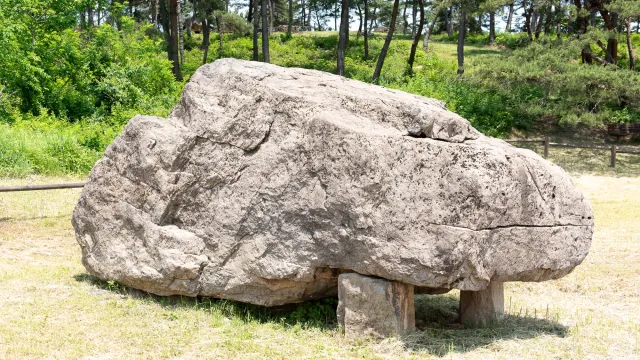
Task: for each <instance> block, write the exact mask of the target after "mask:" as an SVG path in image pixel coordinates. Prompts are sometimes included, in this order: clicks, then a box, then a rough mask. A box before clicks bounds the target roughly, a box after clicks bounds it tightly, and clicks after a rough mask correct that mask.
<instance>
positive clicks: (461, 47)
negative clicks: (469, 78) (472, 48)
mask: <svg viewBox="0 0 640 360" xmlns="http://www.w3.org/2000/svg"><path fill="white" fill-rule="evenodd" d="M466 22H467V13H466V11H465V10H464V9H460V19H459V20H458V23H459V27H458V75H462V74H464V37H465V33H466V32H467V31H466V29H467V27H466Z"/></svg>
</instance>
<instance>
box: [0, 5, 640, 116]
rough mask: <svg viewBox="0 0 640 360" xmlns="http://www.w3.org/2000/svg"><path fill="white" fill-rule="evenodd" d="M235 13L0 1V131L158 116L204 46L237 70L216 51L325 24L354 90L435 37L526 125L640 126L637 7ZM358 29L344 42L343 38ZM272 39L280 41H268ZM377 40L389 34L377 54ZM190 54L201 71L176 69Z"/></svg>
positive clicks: (296, 8)
mask: <svg viewBox="0 0 640 360" xmlns="http://www.w3.org/2000/svg"><path fill="white" fill-rule="evenodd" d="M244 1H245V2H230V0H133V1H130V2H126V1H124V2H119V1H116V0H81V1H78V0H39V1H34V0H0V49H2V51H0V120H4V121H5V122H7V121H9V122H10V121H12V120H11V119H16V118H20V117H21V116H22V115H25V114H26V115H29V114H30V115H33V116H39V115H40V114H51V115H52V116H54V117H56V118H58V119H64V120H68V121H70V122H74V121H79V120H81V119H93V120H97V121H102V120H104V119H112V118H113V117H114V114H116V115H117V114H124V115H122V116H119V115H118V116H116V117H117V118H119V119H124V118H126V114H130V113H132V112H134V111H137V112H143V113H147V114H156V113H158V114H161V113H162V112H163V111H164V109H166V108H168V107H169V108H170V106H171V105H172V103H173V102H174V101H175V99H176V97H177V96H178V94H179V91H180V89H181V87H182V78H183V73H186V75H187V76H188V75H189V74H190V73H192V72H193V71H194V70H195V68H196V67H197V65H198V64H203V63H206V62H207V61H209V58H210V57H211V54H210V53H209V48H210V46H211V41H215V40H217V44H216V46H215V48H216V49H217V53H216V54H214V56H215V57H220V56H231V57H242V56H244V54H245V53H244V50H243V49H237V48H234V46H237V44H238V43H235V45H232V46H230V47H225V44H224V41H225V39H226V41H230V40H233V39H237V38H245V39H250V46H251V49H250V50H251V52H250V56H249V57H248V58H249V59H253V60H256V61H266V62H270V61H271V54H270V49H271V48H272V46H270V39H271V41H277V42H282V41H289V40H290V39H291V38H292V35H293V31H295V30H296V29H299V30H300V29H302V30H308V29H314V30H324V29H326V28H328V27H331V26H330V25H331V23H333V28H337V29H339V35H338V36H337V39H336V41H335V43H332V44H333V45H332V46H333V47H332V48H330V49H325V50H327V51H330V56H331V61H333V64H335V66H333V67H332V68H323V70H329V71H333V72H336V73H338V74H340V75H345V76H351V77H353V73H354V71H356V69H355V67H358V69H357V71H358V72H360V71H362V69H365V68H367V69H369V68H371V69H370V74H369V75H368V76H366V77H362V76H360V75H359V78H360V79H361V80H365V81H373V82H380V81H381V79H384V74H383V70H384V69H385V68H386V67H385V61H386V60H387V54H388V51H389V49H390V47H391V46H390V44H391V41H392V39H407V40H409V41H410V48H409V49H408V51H407V53H406V54H403V55H402V56H403V57H404V60H403V63H404V64H402V65H401V67H402V68H403V73H404V74H405V75H407V78H406V79H404V80H398V79H396V78H394V79H396V80H394V81H403V82H405V83H406V82H411V83H416V80H415V79H414V80H411V76H410V75H412V74H413V72H414V69H413V63H414V62H415V59H416V56H417V55H416V54H417V53H418V51H417V50H418V48H419V47H420V40H422V45H421V46H422V48H424V49H425V50H426V49H428V46H429V39H430V38H431V36H432V34H439V35H438V36H439V39H440V40H444V41H455V42H457V46H458V51H457V54H458V62H457V73H458V75H460V77H459V79H458V80H460V81H464V82H466V83H467V85H469V84H473V85H469V86H475V87H482V88H485V89H487V88H489V89H492V91H494V92H497V93H501V94H503V96H504V97H507V98H509V99H510V100H509V101H510V102H511V103H512V104H514V105H513V106H514V108H515V107H516V105H515V104H516V103H517V102H521V103H522V104H523V105H522V106H525V107H526V108H525V109H522V110H521V111H520V113H521V114H524V116H526V118H527V119H528V121H534V120H535V119H539V118H557V119H559V120H558V121H563V122H565V123H576V122H586V123H589V124H598V123H606V122H630V121H638V120H639V119H640V115H639V114H640V99H639V98H640V94H639V92H640V89H639V87H638V86H637V82H636V81H638V72H637V71H635V69H636V64H635V60H634V59H635V55H634V53H633V49H634V46H637V43H638V42H640V36H638V35H635V38H634V34H633V31H635V32H637V31H638V28H639V27H640V23H638V16H639V15H640V1H636V0H516V1H513V0H434V1H427V0H244ZM500 19H502V21H499V20H500ZM634 19H635V20H636V23H635V30H634V29H633V25H634V22H633V20H634ZM498 24H500V25H501V26H504V28H502V27H501V28H500V29H498V28H497V26H498ZM356 25H357V28H358V31H357V32H356V35H355V39H353V38H354V35H353V34H352V32H351V33H350V31H349V29H350V28H355V27H356ZM276 30H279V31H283V33H280V34H279V35H276V36H274V34H273V32H274V31H276ZM376 30H377V31H378V32H382V33H383V34H385V33H386V34H385V35H384V41H383V42H382V44H381V46H380V47H379V48H376V49H375V51H374V50H372V49H370V42H371V37H372V36H373V33H374V32H375V31H376ZM196 31H197V32H200V33H201V35H199V36H197V37H196V36H195V35H194V32H196ZM421 34H424V37H423V38H421V37H420V36H421ZM480 34H486V36H483V35H480ZM508 34H512V35H508ZM350 36H351V39H350ZM394 36H395V37H394ZM478 38H482V39H486V40H487V41H486V44H487V45H504V46H505V47H507V48H509V49H512V50H513V51H506V52H502V53H501V56H500V57H499V58H492V59H490V60H487V62H484V60H482V61H476V65H477V66H476V69H474V71H473V72H472V73H469V72H467V73H465V58H464V54H465V51H464V46H465V43H467V44H468V43H473V42H476V39H478ZM634 39H635V40H634ZM503 40H504V41H503ZM634 41H636V45H634ZM354 47H361V48H360V49H361V51H360V52H356V51H355V49H354ZM194 49H196V50H197V51H199V52H198V54H199V55H198V56H199V59H200V60H199V61H193V60H191V61H189V60H188V59H185V57H186V56H194V53H193V52H191V53H189V51H192V50H194ZM293 51H294V52H295V53H297V52H299V51H298V50H293ZM189 54H191V55H189ZM316 60H317V59H316ZM394 61H396V60H394ZM293 63H294V64H300V63H302V64H303V65H302V66H311V65H309V64H306V63H304V62H300V61H296V62H293ZM309 63H313V61H312V59H309ZM350 66H351V69H349V67H350ZM359 74H360V73H359ZM463 74H464V75H463ZM418 75H419V76H424V75H423V74H418ZM407 79H410V80H407ZM634 82H636V83H634ZM385 85H388V86H396V87H398V86H401V84H399V83H385ZM467 85H465V86H467ZM425 86H426V85H425ZM413 92H417V93H423V92H422V91H420V89H415V90H413ZM442 94H444V93H442ZM442 94H441V95H442ZM513 94H518V96H520V98H512V97H513V96H514V95H513ZM426 95H428V93H427V94H426ZM443 97H445V98H446V97H447V95H446V94H444V95H443ZM159 104H160V105H159ZM517 107H520V105H518V106H517ZM158 109H163V110H158ZM508 123H511V121H509V122H505V126H506V124H508ZM523 123H526V122H523Z"/></svg>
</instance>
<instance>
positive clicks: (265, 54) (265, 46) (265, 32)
mask: <svg viewBox="0 0 640 360" xmlns="http://www.w3.org/2000/svg"><path fill="white" fill-rule="evenodd" d="M267 7H269V0H262V58H263V61H264V62H266V63H270V62H271V58H270V57H269V29H267V27H268V26H269V17H268V15H267Z"/></svg>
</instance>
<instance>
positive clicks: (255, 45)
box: [253, 0, 260, 61]
mask: <svg viewBox="0 0 640 360" xmlns="http://www.w3.org/2000/svg"><path fill="white" fill-rule="evenodd" d="M253 13H254V16H253V61H258V60H259V59H258V29H259V24H258V22H259V21H260V17H259V16H258V0H253Z"/></svg>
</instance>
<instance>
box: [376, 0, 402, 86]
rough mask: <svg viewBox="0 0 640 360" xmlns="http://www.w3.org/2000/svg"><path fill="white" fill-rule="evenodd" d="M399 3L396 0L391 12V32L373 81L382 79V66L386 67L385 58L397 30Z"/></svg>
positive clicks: (382, 50) (379, 59) (383, 46)
mask: <svg viewBox="0 0 640 360" xmlns="http://www.w3.org/2000/svg"><path fill="white" fill-rule="evenodd" d="M398 2H399V0H394V2H393V10H392V12H391V23H389V31H388V32H387V37H386V39H384V45H382V49H381V50H380V55H379V56H378V63H377V64H376V69H375V71H374V72H373V79H372V80H373V81H374V82H378V79H379V78H380V72H381V71H382V65H384V58H385V57H386V56H387V51H388V50H389V44H391V39H392V38H393V32H394V31H395V29H396V20H397V19H398Z"/></svg>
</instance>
